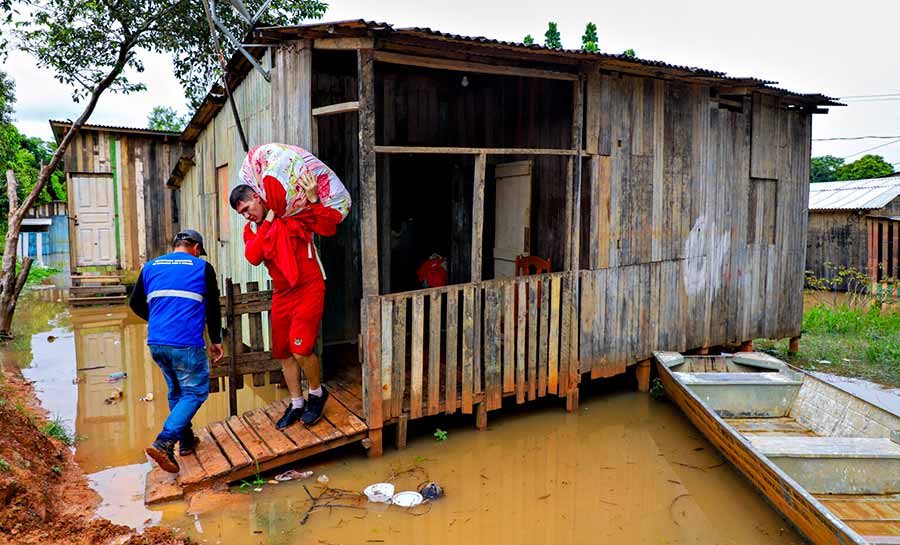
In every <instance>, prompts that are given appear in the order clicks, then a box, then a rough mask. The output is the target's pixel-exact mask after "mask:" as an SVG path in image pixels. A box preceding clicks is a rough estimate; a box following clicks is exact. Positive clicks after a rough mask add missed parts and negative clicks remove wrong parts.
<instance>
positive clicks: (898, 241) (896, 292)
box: [866, 216, 900, 300]
mask: <svg viewBox="0 0 900 545" xmlns="http://www.w3.org/2000/svg"><path fill="white" fill-rule="evenodd" d="M866 234H867V240H868V244H867V250H868V256H869V258H868V264H867V265H868V271H869V284H870V290H871V293H872V295H874V296H875V297H877V298H878V299H881V300H891V299H897V298H900V289H898V288H900V282H898V279H900V221H898V220H897V219H896V218H887V217H885V218H882V217H875V216H870V217H868V218H866Z"/></svg>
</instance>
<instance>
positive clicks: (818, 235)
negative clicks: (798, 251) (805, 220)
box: [806, 175, 900, 288]
mask: <svg viewBox="0 0 900 545" xmlns="http://www.w3.org/2000/svg"><path fill="white" fill-rule="evenodd" d="M807 237H808V240H807V252H806V269H807V270H808V271H811V272H812V274H814V275H815V276H816V277H818V278H833V277H834V275H835V274H836V272H837V270H838V269H839V268H840V267H846V268H850V267H852V268H854V269H856V270H858V271H860V272H862V273H865V274H867V275H868V276H869V279H870V281H872V282H874V283H879V282H882V281H884V280H885V279H888V278H897V277H900V263H898V259H900V175H893V176H888V177H884V178H872V179H867V180H850V181H845V182H821V183H815V184H811V185H810V192H809V234H808V236H807ZM829 264H830V265H829ZM840 287H841V288H846V286H844V285H841V286H840Z"/></svg>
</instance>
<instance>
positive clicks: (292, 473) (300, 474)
mask: <svg viewBox="0 0 900 545" xmlns="http://www.w3.org/2000/svg"><path fill="white" fill-rule="evenodd" d="M312 476H313V472H312V471H297V470H296V469H289V470H287V471H285V472H284V473H279V474H278V475H275V480H276V481H277V482H285V481H296V480H300V479H308V478H310V477H312ZM326 482H327V481H326Z"/></svg>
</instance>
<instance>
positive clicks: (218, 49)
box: [200, 0, 250, 153]
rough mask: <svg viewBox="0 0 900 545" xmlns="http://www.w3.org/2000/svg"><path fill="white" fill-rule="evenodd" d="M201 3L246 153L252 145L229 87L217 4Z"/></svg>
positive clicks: (232, 112)
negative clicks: (216, 18) (216, 17)
mask: <svg viewBox="0 0 900 545" xmlns="http://www.w3.org/2000/svg"><path fill="white" fill-rule="evenodd" d="M200 3H201V4H202V5H203V11H204V12H206V22H207V23H209V39H210V40H212V42H213V46H214V47H215V48H216V54H217V55H218V57H219V65H220V66H221V67H222V86H223V87H224V88H225V94H226V95H228V102H230V103H231V114H232V115H233V116H234V124H235V126H236V127H237V131H238V136H240V138H241V146H242V147H243V148H244V153H247V152H249V151H250V146H248V145H247V137H246V136H244V127H243V126H241V118H240V116H239V115H238V110H237V105H235V103H234V95H233V94H232V93H231V89H230V88H229V87H228V72H227V65H226V63H225V55H224V54H223V53H222V47H221V46H220V45H219V40H218V38H216V29H215V27H214V26H213V16H212V11H213V10H214V9H215V4H214V3H213V0H210V2H209V4H210V5H209V6H207V5H206V0H200Z"/></svg>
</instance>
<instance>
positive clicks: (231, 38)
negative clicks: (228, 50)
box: [201, 0, 272, 82]
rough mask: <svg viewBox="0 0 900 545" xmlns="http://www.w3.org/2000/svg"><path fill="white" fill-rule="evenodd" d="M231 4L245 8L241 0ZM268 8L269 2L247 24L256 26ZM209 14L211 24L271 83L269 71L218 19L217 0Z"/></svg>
mask: <svg viewBox="0 0 900 545" xmlns="http://www.w3.org/2000/svg"><path fill="white" fill-rule="evenodd" d="M201 1H202V0H201ZM229 2H231V3H232V4H231V5H232V6H233V5H234V3H235V2H237V3H238V4H240V5H241V6H242V7H243V3H242V2H241V0H229ZM204 6H205V4H204ZM267 7H269V1H267V2H266V3H265V4H263V6H262V7H261V8H260V10H259V11H258V12H257V13H256V15H255V16H254V17H253V19H252V20H249V21H247V22H248V23H250V24H251V25H252V24H255V23H256V19H257V18H258V17H259V16H261V15H262V13H263V10H265V9H266V8H267ZM244 11H247V10H246V8H244ZM207 14H208V15H209V19H210V21H212V22H211V23H210V25H212V24H215V25H216V27H217V28H218V29H219V31H220V32H221V33H222V34H223V35H224V36H225V38H226V39H227V40H228V41H229V42H231V45H232V47H234V48H236V49H237V50H238V51H239V52H240V53H241V55H243V56H244V58H245V59H247V62H249V63H250V64H252V65H253V68H256V70H257V71H258V72H259V73H260V74H262V76H263V77H264V78H266V81H269V82H271V81H272V76H271V74H270V73H269V71H268V70H266V69H265V68H263V67H262V66H260V64H259V63H258V62H256V58H255V57H253V55H251V54H250V52H249V51H247V49H246V48H245V47H244V44H242V43H241V42H240V40H238V39H237V38H235V37H234V35H233V34H232V33H231V31H230V30H228V27H226V26H225V25H224V24H222V21H220V20H219V19H218V18H217V17H216V0H209V8H208V9H207ZM210 32H212V30H210Z"/></svg>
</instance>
